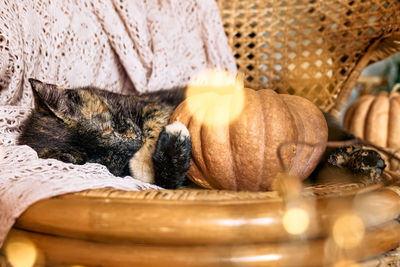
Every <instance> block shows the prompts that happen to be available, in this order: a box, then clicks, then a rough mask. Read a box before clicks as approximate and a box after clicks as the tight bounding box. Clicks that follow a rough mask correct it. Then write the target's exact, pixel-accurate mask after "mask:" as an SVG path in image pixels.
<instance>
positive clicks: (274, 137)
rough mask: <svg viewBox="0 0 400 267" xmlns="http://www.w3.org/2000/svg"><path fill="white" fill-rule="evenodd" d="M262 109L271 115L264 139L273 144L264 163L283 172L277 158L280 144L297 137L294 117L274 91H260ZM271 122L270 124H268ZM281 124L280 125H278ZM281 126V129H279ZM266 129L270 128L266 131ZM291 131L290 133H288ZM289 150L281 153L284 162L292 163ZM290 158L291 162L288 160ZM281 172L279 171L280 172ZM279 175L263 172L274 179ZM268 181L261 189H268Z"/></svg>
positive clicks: (266, 154) (267, 150)
mask: <svg viewBox="0 0 400 267" xmlns="http://www.w3.org/2000/svg"><path fill="white" fill-rule="evenodd" d="M258 93H259V95H260V98H261V100H262V101H261V103H262V109H263V112H265V114H270V116H269V117H268V118H265V120H264V121H265V122H267V123H266V124H265V127H264V128H265V132H264V139H265V141H266V142H267V145H268V144H270V143H271V144H272V147H270V149H265V150H264V151H265V152H266V153H264V161H268V165H269V168H271V169H273V170H281V169H282V166H281V164H280V161H279V159H278V157H277V155H278V154H277V153H278V148H279V144H280V143H282V142H287V141H291V140H292V139H293V136H295V135H297V130H296V129H295V128H296V124H295V122H294V120H293V117H292V115H291V114H290V112H289V107H288V105H287V104H286V103H285V102H284V101H283V99H282V97H281V95H279V94H277V93H276V92H274V91H272V90H271V91H269V90H260V91H258ZM268 122H269V123H268ZM277 122H279V124H278V125H276V123H277ZM277 126H279V127H277ZM266 127H269V128H268V129H266ZM287 130H289V131H287ZM287 151H288V150H287V149H283V151H282V152H283V153H281V156H282V159H283V160H284V162H291V161H292V159H291V158H292V157H291V155H290V153H288V152H287ZM289 157H290V160H288V159H289ZM289 166H290V164H286V166H285V167H287V168H289ZM278 172H279V171H278ZM276 174H277V173H274V174H272V173H268V170H266V171H265V172H263V175H264V176H266V177H269V178H270V179H273V178H275V177H273V176H275V175H276ZM267 181H268V179H264V180H263V182H262V184H261V187H262V188H268V187H269V185H268V184H267Z"/></svg>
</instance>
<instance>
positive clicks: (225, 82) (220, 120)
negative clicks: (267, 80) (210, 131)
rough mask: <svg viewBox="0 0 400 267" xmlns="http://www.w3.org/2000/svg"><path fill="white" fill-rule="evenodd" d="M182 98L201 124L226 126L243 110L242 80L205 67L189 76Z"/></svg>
mask: <svg viewBox="0 0 400 267" xmlns="http://www.w3.org/2000/svg"><path fill="white" fill-rule="evenodd" d="M186 98H187V100H186V104H187V106H188V109H189V112H190V113H191V114H192V116H194V117H195V118H196V117H197V119H198V120H200V121H201V122H202V123H204V124H211V125H227V124H229V123H231V122H232V121H234V120H235V119H236V118H237V117H238V116H239V115H240V114H241V113H242V111H243V108H244V101H245V99H244V84H243V80H242V79H241V78H240V77H238V76H236V77H235V76H233V75H232V74H230V73H229V72H226V71H223V70H218V69H208V70H205V71H203V72H201V73H199V74H198V75H197V76H196V77H194V78H193V80H192V81H191V82H190V84H189V86H188V89H187V92H186Z"/></svg>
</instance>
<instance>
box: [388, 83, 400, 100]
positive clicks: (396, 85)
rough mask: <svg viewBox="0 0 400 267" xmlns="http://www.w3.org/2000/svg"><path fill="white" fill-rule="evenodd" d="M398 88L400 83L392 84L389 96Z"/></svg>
mask: <svg viewBox="0 0 400 267" xmlns="http://www.w3.org/2000/svg"><path fill="white" fill-rule="evenodd" d="M399 88H400V83H396V84H395V85H394V86H393V88H392V90H390V94H389V97H391V96H392V95H393V94H394V93H395V92H397V90H398V89H399Z"/></svg>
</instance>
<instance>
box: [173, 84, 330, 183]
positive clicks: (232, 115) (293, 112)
mask: <svg viewBox="0 0 400 267" xmlns="http://www.w3.org/2000/svg"><path fill="white" fill-rule="evenodd" d="M238 109H241V111H240V112H238ZM173 121H180V122H182V123H183V124H185V125H186V126H187V128H188V129H189V132H190V134H191V141H192V159H191V167H190V170H189V172H188V177H189V178H190V179H191V180H192V181H194V182H195V183H196V184H198V185H200V186H203V187H206V188H214V189H229V190H249V191H261V190H270V189H271V185H272V182H273V180H274V178H275V177H276V176H277V175H278V174H279V173H281V172H284V171H289V173H290V174H292V175H296V176H297V177H299V178H300V179H305V178H306V177H307V176H308V175H309V174H310V173H311V172H312V171H313V169H314V168H315V166H316V165H317V163H318V161H319V159H320V156H321V155H322V153H323V152H324V150H325V147H324V146H317V147H310V146H304V145H302V144H300V143H301V142H306V143H311V144H316V143H324V142H326V141H327V137H328V129H327V125H326V121H325V118H324V116H323V114H322V113H321V111H320V110H319V109H318V108H317V107H316V106H315V105H314V104H312V103H311V102H310V101H308V100H306V99H305V98H302V97H299V96H292V95H284V94H282V95H279V94H277V93H276V92H274V91H273V90H268V89H264V90H258V91H255V90H252V89H247V88H241V89H240V92H239V93H237V92H236V93H229V92H226V91H225V92H223V93H217V92H206V93H202V94H195V95H193V96H189V97H188V98H187V99H186V100H185V101H184V102H183V103H181V104H180V105H179V106H178V107H177V109H176V110H175V112H174V113H173V115H172V117H171V122H173ZM285 144H286V145H285ZM280 146H282V147H281V148H280ZM278 149H282V150H281V151H282V159H283V163H284V165H285V166H286V167H287V169H286V170H284V169H283V168H282V166H281V164H280V162H279V158H278Z"/></svg>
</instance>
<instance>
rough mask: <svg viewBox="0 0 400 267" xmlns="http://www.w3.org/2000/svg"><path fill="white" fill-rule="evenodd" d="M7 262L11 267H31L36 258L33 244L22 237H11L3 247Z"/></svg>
mask: <svg viewBox="0 0 400 267" xmlns="http://www.w3.org/2000/svg"><path fill="white" fill-rule="evenodd" d="M5 252H6V256H7V259H8V261H9V262H10V263H11V265H12V266H13V267H31V266H33V265H34V264H35V262H36V258H37V254H38V253H37V249H36V247H35V244H33V242H32V241H31V240H30V239H28V238H26V237H23V236H19V235H16V236H11V238H10V239H9V240H8V241H7V243H6V246H5Z"/></svg>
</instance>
